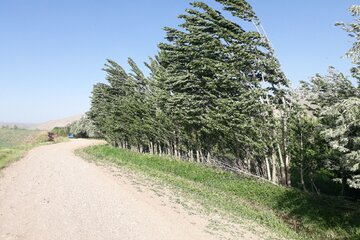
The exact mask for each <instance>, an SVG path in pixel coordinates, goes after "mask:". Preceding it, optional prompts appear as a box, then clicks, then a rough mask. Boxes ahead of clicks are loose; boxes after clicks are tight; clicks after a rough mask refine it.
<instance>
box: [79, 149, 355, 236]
mask: <svg viewBox="0 0 360 240" xmlns="http://www.w3.org/2000/svg"><path fill="white" fill-rule="evenodd" d="M82 155H83V156H85V157H87V158H89V159H93V160H97V161H107V162H112V163H115V164H117V165H120V166H125V167H127V168H130V169H132V170H136V171H140V172H142V173H145V174H147V175H148V176H150V177H154V178H156V179H158V180H161V181H162V182H164V183H166V184H169V185H170V186H173V187H176V188H179V189H181V190H182V191H183V192H186V193H189V194H190V195H191V196H193V197H195V198H196V199H197V200H198V201H199V202H200V203H202V204H203V205H204V206H206V207H208V208H209V209H216V210H220V211H224V212H226V213H227V214H229V215H232V216H235V217H241V218H247V219H249V220H254V221H256V222H257V223H259V224H261V225H263V226H266V227H267V228H269V229H272V230H273V231H275V232H276V233H278V234H280V235H282V236H284V237H285V238H286V239H360V204H359V203H356V202H348V201H346V200H343V199H340V198H335V197H330V196H317V195H314V194H309V193H304V192H301V191H299V190H297V189H293V188H284V187H278V186H275V185H272V184H269V183H266V182H260V181H258V180H255V179H252V178H248V177H244V176H239V175H237V174H234V173H230V172H225V171H222V170H219V169H215V168H211V167H205V166H202V165H198V164H194V163H190V162H184V161H178V160H174V159H171V158H168V157H160V156H155V155H149V154H139V153H135V152H131V151H128V150H124V149H117V148H112V147H109V146H105V145H104V146H93V147H89V148H86V149H83V150H82Z"/></svg>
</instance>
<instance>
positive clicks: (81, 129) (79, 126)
mask: <svg viewBox="0 0 360 240" xmlns="http://www.w3.org/2000/svg"><path fill="white" fill-rule="evenodd" d="M64 130H65V131H64V132H65V133H66V134H69V133H72V134H74V135H75V136H76V137H80V138H100V137H101V134H100V133H99V131H98V129H97V128H96V126H95V125H94V123H93V121H92V120H91V119H90V118H89V117H88V115H87V114H85V115H84V116H82V117H81V118H80V120H77V121H75V122H73V123H71V124H69V125H67V126H66V127H65V128H64Z"/></svg>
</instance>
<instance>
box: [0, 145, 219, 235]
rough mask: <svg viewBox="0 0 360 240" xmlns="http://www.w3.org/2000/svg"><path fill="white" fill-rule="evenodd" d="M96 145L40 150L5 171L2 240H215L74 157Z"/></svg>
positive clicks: (196, 222)
mask: <svg viewBox="0 0 360 240" xmlns="http://www.w3.org/2000/svg"><path fill="white" fill-rule="evenodd" d="M97 143H98V142H97V141H92V140H72V141H70V142H64V143H58V144H51V145H45V146H41V147H38V148H35V149H33V150H31V151H30V152H29V153H28V154H27V156H26V157H25V158H23V159H22V160H20V161H18V162H15V163H13V164H12V165H11V166H9V167H7V168H5V169H3V170H1V172H0V239H1V240H13V239H21V240H28V239H29V240H30V239H31V240H57V239H64V240H68V239H69V240H80V239H81V240H95V239H102V240H112V239H114V240H115V239H116V240H140V239H143V240H145V239H149V240H157V239H158V240H160V239H163V240H177V239H178V240H187V239H189V240H202V239H207V240H211V239H215V236H214V235H212V234H210V233H208V232H207V231H206V227H205V226H206V225H207V222H206V220H204V219H203V218H201V217H199V216H196V215H191V214H189V213H188V212H186V211H185V210H183V209H182V208H181V206H176V205H174V203H170V202H169V203H168V202H166V199H164V198H161V197H160V196H157V195H156V194H153V193H150V192H146V191H139V188H137V187H136V186H135V185H133V184H129V181H128V180H126V179H125V180H124V179H123V178H124V176H123V177H120V180H119V178H118V177H115V176H114V175H113V174H110V173H109V171H106V170H105V169H104V168H102V167H99V166H96V165H95V164H94V163H89V162H87V161H85V160H83V159H81V158H80V157H77V156H75V154H74V150H75V149H77V148H82V147H86V146H89V145H91V144H97ZM121 179H123V180H121ZM164 201H165V202H164ZM179 205H180V204H179Z"/></svg>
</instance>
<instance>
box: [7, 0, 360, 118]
mask: <svg viewBox="0 0 360 240" xmlns="http://www.w3.org/2000/svg"><path fill="white" fill-rule="evenodd" d="M189 2H191V1H189V0H152V1H149V0H131V1H129V0H126V1H118V0H102V1H100V0H98V1H95V0H86V1H85V0H77V1H73V0H62V1H51V0H31V1H30V0H0V122H22V123H39V122H44V121H48V120H52V119H59V118H64V117H68V116H73V115H77V114H81V113H84V112H86V111H87V110H88V109H89V107H90V95H91V90H92V86H93V85H94V84H96V83H98V82H104V81H105V80H104V78H105V74H104V72H103V71H102V70H101V69H102V67H103V65H104V63H105V59H108V58H109V59H113V60H115V61H117V62H118V63H119V64H121V65H123V66H124V68H125V69H127V66H126V62H127V58H128V57H131V58H133V59H134V60H135V61H136V62H137V63H138V64H140V65H141V64H142V63H143V62H145V61H147V59H148V57H151V56H154V55H155V54H156V53H157V44H158V43H159V42H162V41H164V36H165V33H164V31H163V29H162V28H163V27H165V26H170V27H176V26H177V25H178V24H179V23H181V21H180V20H179V19H177V16H178V15H179V14H182V13H184V10H185V9H186V8H188V6H189ZM204 2H206V3H208V4H209V5H210V6H214V7H218V6H219V5H218V4H214V1H213V0H204ZM249 3H250V4H251V5H252V6H253V8H254V10H255V12H256V14H257V15H258V16H259V18H260V20H261V22H262V24H263V26H264V28H265V30H266V32H267V35H268V36H269V38H270V40H271V42H272V45H273V47H274V49H275V52H276V56H277V57H278V59H279V61H280V63H281V65H282V68H283V70H284V72H285V74H286V75H287V77H288V78H289V79H290V80H291V82H292V86H293V87H296V86H297V85H298V83H299V81H300V80H309V78H310V77H311V76H313V75H315V74H316V73H320V74H324V73H326V71H327V68H328V66H334V67H335V68H337V69H338V70H339V71H342V72H344V73H345V74H346V75H350V73H349V69H350V68H351V66H352V65H351V62H350V61H349V60H347V59H345V58H343V56H344V54H345V52H346V51H347V50H348V49H349V48H350V46H351V40H350V38H349V37H348V36H347V34H346V33H345V32H344V31H343V30H341V29H340V28H339V27H335V26H334V24H335V23H336V22H338V21H343V22H351V21H352V19H353V18H352V17H351V15H350V14H349V13H348V11H347V10H348V8H349V7H350V6H351V5H353V4H359V1H354V0H331V1H329V0H316V1H314V0H291V1H289V0H271V1H269V0H249Z"/></svg>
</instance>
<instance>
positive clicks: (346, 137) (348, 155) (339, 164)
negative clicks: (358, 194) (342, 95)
mask: <svg viewBox="0 0 360 240" xmlns="http://www.w3.org/2000/svg"><path fill="white" fill-rule="evenodd" d="M321 120H322V122H323V124H324V130H323V131H322V132H321V134H322V135H323V137H324V139H326V140H327V141H328V142H329V144H330V146H331V148H332V149H333V151H334V154H333V156H334V157H333V159H331V162H330V165H331V167H332V169H334V170H335V171H336V172H339V174H340V179H342V181H344V184H345V182H346V184H348V185H349V186H350V187H351V188H357V189H360V98H357V97H353V98H348V99H346V100H343V101H339V102H338V103H336V104H335V105H333V106H331V107H328V108H325V109H324V110H323V111H322V114H321Z"/></svg>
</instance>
